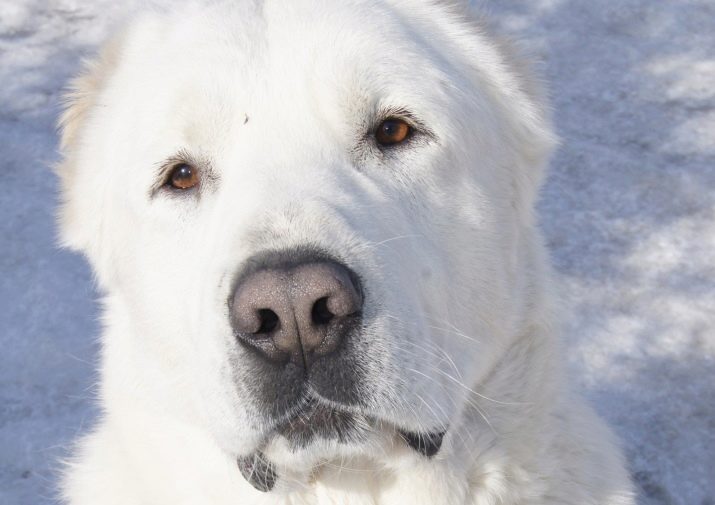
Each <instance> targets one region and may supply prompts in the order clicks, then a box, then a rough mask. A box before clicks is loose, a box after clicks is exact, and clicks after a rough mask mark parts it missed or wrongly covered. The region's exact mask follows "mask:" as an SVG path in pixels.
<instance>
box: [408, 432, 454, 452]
mask: <svg viewBox="0 0 715 505" xmlns="http://www.w3.org/2000/svg"><path fill="white" fill-rule="evenodd" d="M445 433H446V432H444V431H443V432H441V433H413V432H410V431H402V430H400V436H401V437H402V439H403V440H404V441H405V442H406V443H407V445H409V446H410V447H412V448H413V449H414V450H415V451H417V452H418V453H420V454H422V455H423V456H427V457H428V458H431V457H432V456H434V455H435V454H437V453H438V452H439V450H440V449H441V448H442V440H444V434H445Z"/></svg>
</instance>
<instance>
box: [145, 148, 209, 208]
mask: <svg viewBox="0 0 715 505" xmlns="http://www.w3.org/2000/svg"><path fill="white" fill-rule="evenodd" d="M182 164H186V165H190V166H192V167H194V168H195V169H196V170H198V172H199V176H200V177H201V183H200V184H199V185H198V186H196V188H191V189H188V190H183V191H178V190H177V191H176V192H177V193H193V192H195V190H197V189H199V187H201V186H204V185H206V184H207V183H209V184H210V183H211V182H212V181H213V180H215V179H216V177H215V175H214V174H213V170H212V167H211V163H210V162H209V161H208V160H207V159H205V158H202V157H199V156H196V155H194V154H191V153H190V152H188V151H187V150H185V149H180V150H179V151H177V152H176V154H174V155H172V156H170V157H169V158H167V159H166V160H164V161H162V162H161V163H160V164H159V166H158V168H157V170H156V172H155V175H154V184H153V185H152V187H151V189H150V191H149V197H150V198H154V197H155V196H156V195H157V194H159V193H160V192H162V190H167V189H168V188H167V187H166V185H167V182H168V181H169V178H170V177H171V173H172V171H173V170H174V169H175V168H176V167H177V166H178V165H182Z"/></svg>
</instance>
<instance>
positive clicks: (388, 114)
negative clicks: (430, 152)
mask: <svg viewBox="0 0 715 505" xmlns="http://www.w3.org/2000/svg"><path fill="white" fill-rule="evenodd" d="M388 119H400V120H402V121H404V122H405V123H407V125H408V126H409V127H410V128H411V129H412V130H413V132H412V134H425V135H427V136H429V137H431V138H435V135H434V133H433V132H432V130H430V129H429V128H428V127H427V126H426V125H425V123H424V122H423V121H422V120H421V119H420V118H419V117H417V116H416V115H415V114H414V113H413V112H412V111H410V110H409V109H407V108H405V107H384V108H381V109H380V110H379V111H378V112H377V114H375V119H374V122H373V125H372V128H371V130H370V131H372V132H374V131H376V130H377V128H378V127H379V126H380V125H381V124H382V123H383V122H384V121H387V120H388Z"/></svg>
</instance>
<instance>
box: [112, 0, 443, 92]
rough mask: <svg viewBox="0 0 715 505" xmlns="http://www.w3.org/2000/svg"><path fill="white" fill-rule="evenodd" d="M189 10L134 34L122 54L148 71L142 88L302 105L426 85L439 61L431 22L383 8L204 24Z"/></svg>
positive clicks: (269, 9)
mask: <svg viewBox="0 0 715 505" xmlns="http://www.w3.org/2000/svg"><path fill="white" fill-rule="evenodd" d="M415 4H416V6H419V5H421V2H415ZM192 8H195V6H194V7H192ZM185 9H188V7H183V8H181V7H179V8H177V9H176V10H174V11H172V12H171V13H170V15H169V17H168V18H167V17H163V16H160V17H158V18H155V19H153V20H146V21H145V22H140V23H137V26H135V27H134V29H133V30H131V32H132V34H131V35H132V36H131V40H130V41H129V46H130V48H129V50H128V51H126V53H125V55H126V56H127V57H128V59H129V60H131V63H130V65H134V66H135V67H137V68H138V67H142V70H141V71H142V73H143V75H144V76H146V77H145V78H144V79H143V80H142V81H143V84H150V79H149V76H154V77H157V79H156V80H157V81H160V82H165V81H166V80H167V79H171V80H172V89H176V90H177V92H180V91H178V90H180V89H181V88H182V84H183V87H186V86H189V87H194V88H196V87H202V95H203V96H211V93H216V92H219V90H220V89H221V85H222V84H226V85H228V86H230V87H231V88H232V89H231V92H232V94H233V95H234V96H239V95H241V94H245V95H253V96H256V95H262V94H263V95H265V94H269V93H278V94H280V93H282V94H285V93H286V90H289V92H290V94H291V95H293V96H295V95H299V94H300V93H306V92H314V91H315V90H319V91H325V90H321V89H320V88H321V84H323V83H325V84H330V85H333V86H332V89H336V90H337V89H338V88H339V87H345V86H347V85H350V84H352V85H355V86H363V87H370V86H372V87H378V86H379V87H389V85H390V84H391V81H393V80H401V81H404V80H409V79H415V78H418V77H424V76H425V74H426V72H428V68H429V67H430V65H431V64H432V63H437V61H436V60H439V55H438V53H439V45H440V41H439V39H440V38H441V37H440V36H439V34H436V33H434V32H433V33H432V35H431V36H430V39H429V40H427V39H425V38H424V37H422V36H420V35H419V34H418V31H419V28H420V27H419V26H418V25H419V24H420V23H423V22H425V15H424V13H421V15H417V13H406V12H404V11H403V10H399V9H397V8H395V7H394V6H393V5H390V3H389V2H385V1H378V0H363V1H355V2H321V1H315V0H311V1H307V0H293V1H291V2H277V1H266V2H238V3H237V5H234V4H231V5H227V4H226V3H219V4H214V5H212V6H211V7H210V8H208V9H205V10H204V11H202V12H201V13H200V15H197V14H196V13H195V12H193V11H191V10H188V11H187V10H185ZM445 42H446V41H445ZM435 49H437V50H435ZM326 98H327V97H326Z"/></svg>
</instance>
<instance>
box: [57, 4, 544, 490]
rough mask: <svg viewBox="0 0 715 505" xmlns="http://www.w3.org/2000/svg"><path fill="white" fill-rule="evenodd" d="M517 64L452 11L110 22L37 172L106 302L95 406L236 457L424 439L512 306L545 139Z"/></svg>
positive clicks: (513, 319) (518, 316) (525, 310)
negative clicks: (132, 409) (45, 174)
mask: <svg viewBox="0 0 715 505" xmlns="http://www.w3.org/2000/svg"><path fill="white" fill-rule="evenodd" d="M523 74H524V72H523V67H521V66H518V65H516V64H515V63H514V62H513V60H512V58H511V56H509V55H508V54H507V52H506V51H505V50H504V48H503V46H502V45H501V44H498V43H497V42H495V40H494V39H492V38H490V37H488V36H487V35H486V34H485V32H484V31H483V29H482V28H481V27H480V26H479V25H478V24H477V23H476V21H475V20H473V19H471V18H470V17H469V15H468V13H467V12H466V7H462V6H460V5H459V2H456V1H455V2H437V1H429V0H413V1H400V0H364V1H359V2H333V1H316V0H310V1H308V0H306V1H303V0H300V1H291V2H275V1H269V0H266V1H240V2H233V3H231V5H228V3H227V2H219V3H210V4H209V5H203V6H201V5H199V4H198V3H189V4H186V5H182V6H181V7H173V8H171V9H169V10H166V11H163V10H158V11H153V12H151V13H145V14H143V15H141V16H140V17H139V18H138V19H137V20H136V21H134V22H133V23H131V24H129V26H128V27H127V29H126V30H124V31H123V32H122V33H121V35H120V36H119V37H118V38H117V39H115V40H114V41H113V42H111V43H110V44H108V46H107V47H106V48H105V50H104V52H103V54H102V56H101V57H100V58H99V59H98V60H97V61H96V62H95V63H94V64H92V65H91V66H90V68H89V69H88V71H87V73H86V74H85V75H84V76H82V77H80V78H79V79H78V81H76V86H75V89H74V91H73V93H72V94H71V95H70V100H69V105H68V108H67V111H66V113H65V116H64V118H63V149H64V154H65V161H64V162H63V164H62V165H61V166H60V168H59V174H60V176H61V180H62V185H63V205H62V209H61V227H62V232H63V237H64V241H65V243H66V244H68V245H70V246H71V247H74V248H76V249H79V250H81V251H83V252H84V253H86V255H87V256H88V257H89V259H90V261H91V263H92V265H93V267H94V269H95V271H96V274H97V278H98V281H99V284H100V286H101V289H102V290H103V291H104V292H105V293H106V295H107V298H106V300H107V301H106V304H107V308H108V315H107V319H108V325H109V332H108V335H107V338H106V341H105V342H104V345H105V346H106V348H107V349H106V352H105V354H104V356H105V365H104V366H105V374H104V380H105V383H104V394H105V395H106V396H107V397H112V396H118V397H122V396H124V397H126V398H131V399H132V400H131V401H132V402H136V403H138V404H140V405H144V406H146V408H151V409H154V410H156V411H157V412H161V413H163V414H166V415H168V416H171V417H174V418H177V419H182V420H184V421H186V422H191V423H194V424H196V425H199V426H201V427H203V428H205V429H206V430H207V431H209V432H210V433H211V434H212V435H213V436H214V437H215V439H216V440H217V441H218V443H219V444H220V446H221V447H222V448H223V449H224V450H225V451H226V452H227V453H229V454H231V455H233V456H236V457H238V458H240V459H241V461H242V462H243V465H244V466H245V467H246V468H248V470H247V471H255V470H256V468H257V465H259V466H260V464H261V462H264V463H265V462H266V461H268V462H270V464H269V465H268V466H270V465H274V464H277V465H285V466H287V467H291V466H295V467H301V466H302V467H305V466H310V465H309V464H308V465H306V462H310V464H313V463H315V462H316V461H320V460H321V459H324V458H331V457H334V456H336V455H345V454H350V453H352V452H364V453H369V452H370V451H373V452H375V453H377V452H379V449H378V448H376V446H380V445H381V444H385V443H395V441H397V442H396V443H402V442H404V443H405V444H406V445H407V446H412V447H413V448H415V449H417V450H418V451H421V452H422V453H424V454H426V455H430V454H433V453H434V452H435V451H437V450H438V449H439V446H440V442H441V435H442V434H443V433H444V432H446V431H447V432H448V430H449V428H450V424H451V423H452V422H453V420H454V419H457V418H458V417H459V415H460V412H461V411H462V410H463V409H464V406H465V405H468V404H469V402H470V398H469V396H470V385H472V384H475V383H477V382H478V381H479V379H480V378H481V377H482V376H483V375H484V374H486V373H487V372H488V371H489V368H490V366H492V365H493V364H494V362H495V360H497V359H498V358H499V356H500V354H501V353H502V352H503V350H504V349H505V348H506V347H507V346H508V345H509V343H510V342H511V341H512V340H513V339H514V338H515V336H516V335H518V334H519V332H520V331H522V330H523V329H524V326H525V325H526V324H528V317H529V311H530V310H531V309H533V307H531V306H530V300H529V293H530V289H531V288H532V287H533V286H531V280H532V275H533V270H534V268H538V266H536V265H532V266H531V267H529V268H527V265H530V264H531V263H532V262H534V260H533V257H532V256H533V255H534V254H538V253H535V252H534V251H538V250H539V248H538V246H535V245H534V243H533V242H534V241H535V240H537V239H536V238H535V234H534V233H533V223H532V207H533V202H534V199H535V195H536V192H537V189H538V185H539V181H540V179H541V176H542V168H543V165H544V162H545V160H546V158H547V157H548V154H549V151H550V149H551V145H552V143H553V140H552V136H551V133H550V130H549V127H548V122H547V120H546V119H545V113H544V110H543V108H542V107H541V105H540V101H539V99H538V98H537V93H536V92H535V91H534V89H533V88H534V86H533V84H532V83H531V82H530V81H529V80H528V79H527V78H526V77H524V75H523ZM535 263H537V264H538V262H535ZM263 466H266V465H265V464H264V465H263ZM269 473H270V472H269ZM268 480H270V479H268ZM266 487H270V486H269V485H266Z"/></svg>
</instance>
